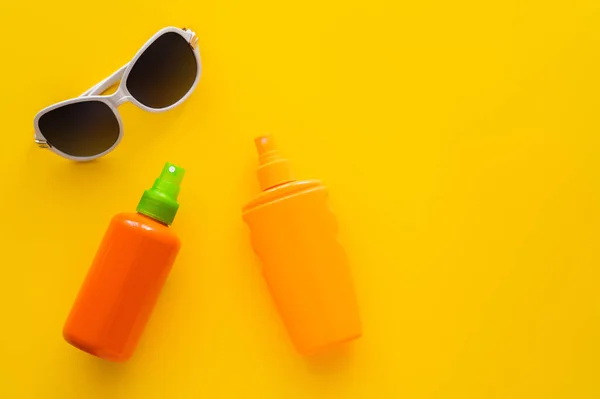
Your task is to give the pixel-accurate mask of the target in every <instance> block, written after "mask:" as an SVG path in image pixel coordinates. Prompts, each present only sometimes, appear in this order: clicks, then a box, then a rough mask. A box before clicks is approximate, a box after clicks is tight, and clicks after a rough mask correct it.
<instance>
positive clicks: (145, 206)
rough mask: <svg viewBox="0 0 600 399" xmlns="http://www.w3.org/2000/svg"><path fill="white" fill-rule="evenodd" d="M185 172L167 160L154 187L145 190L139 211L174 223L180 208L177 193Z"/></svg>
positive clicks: (164, 221) (159, 219)
mask: <svg viewBox="0 0 600 399" xmlns="http://www.w3.org/2000/svg"><path fill="white" fill-rule="evenodd" d="M184 174H185V170H184V169H183V168H180V167H178V166H175V165H173V164H172V163H168V162H167V164H166V165H165V167H164V168H163V170H162V172H161V174H160V177H159V178H158V179H156V181H155V182H154V185H153V186H152V188H151V189H150V190H146V191H144V195H142V199H141V200H140V203H139V204H138V206H137V211H138V212H139V213H141V214H143V215H146V216H149V217H151V218H152V219H156V220H158V221H159V222H162V223H164V224H166V225H170V224H171V223H173V219H175V215H176V214H177V209H179V204H178V203H177V195H179V185H180V184H181V180H182V179H183V175H184Z"/></svg>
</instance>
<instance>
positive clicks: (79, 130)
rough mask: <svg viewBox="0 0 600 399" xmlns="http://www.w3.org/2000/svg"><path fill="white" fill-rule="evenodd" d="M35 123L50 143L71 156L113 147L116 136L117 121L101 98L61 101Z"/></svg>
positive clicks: (118, 130)
mask: <svg viewBox="0 0 600 399" xmlns="http://www.w3.org/2000/svg"><path fill="white" fill-rule="evenodd" d="M38 126H39V129H40V132H41V133H42V135H43V136H44V138H45V139H46V140H47V141H48V143H49V144H50V145H52V146H53V147H55V148H56V149H57V150H59V151H62V152H64V153H65V154H67V155H71V156H74V157H92V156H95V155H99V154H101V153H103V152H104V151H106V150H108V149H109V148H110V147H112V146H113V145H114V144H115V143H116V142H117V140H118V139H119V133H120V126H119V121H118V120H117V117H116V115H115V113H114V112H113V110H112V109H111V108H110V107H109V106H108V105H107V104H105V103H103V102H101V101H95V100H90V101H83V102H78V103H73V104H67V105H63V106H62V107H59V108H56V109H53V110H51V111H48V112H46V113H45V114H43V115H42V116H41V117H40V119H39V121H38Z"/></svg>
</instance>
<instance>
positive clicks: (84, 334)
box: [63, 213, 181, 362]
mask: <svg viewBox="0 0 600 399" xmlns="http://www.w3.org/2000/svg"><path fill="white" fill-rule="evenodd" d="M180 245H181V244H180V241H179V239H178V238H177V236H176V235H175V234H174V233H173V232H172V231H171V230H170V229H169V228H168V227H167V226H166V225H164V224H162V223H159V222H157V221H156V220H154V219H152V218H149V217H147V216H144V215H142V214H139V213H123V214H118V215H116V216H115V217H114V218H113V219H112V220H111V222H110V225H109V227H108V230H107V231H106V234H105V235H104V239H103V240H102V243H101V245H100V248H99V249H98V252H97V253H96V256H95V258H94V261H93V264H92V266H91V268H90V270H89V272H88V274H87V277H86V279H85V282H84V284H83V286H82V287H81V290H80V292H79V294H78V296H77V299H76V300H75V304H74V305H73V308H72V310H71V313H70V315H69V317H68V319H67V322H66V324H65V327H64V330H63V336H64V338H65V340H67V341H68V342H69V343H70V344H72V345H74V346H75V347H77V348H79V349H81V350H83V351H85V352H88V353H90V354H92V355H95V356H98V357H101V358H104V359H106V360H111V361H119V362H120V361H125V360H127V359H129V358H130V357H131V355H132V354H133V352H134V350H135V347H136V345H137V343H138V341H139V338H140V337H141V335H142V332H143V330H144V327H145V325H146V322H147V321H148V319H149V317H150V314H151V312H152V309H153V308H154V305H155V303H156V301H157V299H158V297H159V294H160V291H161V289H162V287H163V285H164V283H165V280H166V279H167V276H168V274H169V271H170V270H171V267H172V265H173V262H174V261H175V258H176V256H177V254H178V252H179V248H180Z"/></svg>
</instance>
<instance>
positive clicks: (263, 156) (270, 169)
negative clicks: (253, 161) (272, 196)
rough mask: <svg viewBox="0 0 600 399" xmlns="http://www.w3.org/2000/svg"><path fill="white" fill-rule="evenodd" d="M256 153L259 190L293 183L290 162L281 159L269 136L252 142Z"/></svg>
mask: <svg viewBox="0 0 600 399" xmlns="http://www.w3.org/2000/svg"><path fill="white" fill-rule="evenodd" d="M254 144H255V145H256V150H257V151H258V172H257V174H258V182H259V184H260V188H261V190H263V191H264V190H268V189H270V188H273V187H276V186H279V185H281V184H285V183H289V182H292V181H294V180H295V179H294V177H293V175H292V167H291V164H290V161H289V160H288V159H286V158H283V157H282V156H281V154H280V153H279V150H277V147H276V146H275V141H274V140H273V137H271V136H270V135H266V136H260V137H257V138H256V139H255V140H254Z"/></svg>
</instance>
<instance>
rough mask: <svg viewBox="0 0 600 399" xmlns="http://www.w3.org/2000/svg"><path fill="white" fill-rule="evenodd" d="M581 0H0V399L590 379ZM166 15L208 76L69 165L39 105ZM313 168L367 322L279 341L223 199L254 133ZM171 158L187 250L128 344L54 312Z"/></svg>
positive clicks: (595, 140) (528, 390)
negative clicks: (78, 341) (122, 360)
mask: <svg viewBox="0 0 600 399" xmlns="http://www.w3.org/2000/svg"><path fill="white" fill-rule="evenodd" d="M598 4H599V3H598V2H597V1H596V0H578V1H569V2H567V1H542V0H535V1H534V0H530V1H518V0H515V1H504V0H502V1H501V0H494V1H491V2H490V1H480V0H455V1H435V0H429V1H392V0H370V1H354V0H344V1H322V0H321V1H317V0H305V1H301V2H288V1H275V0H254V1H246V2H241V1H240V2H235V1H221V0H211V1H184V0H168V1H167V0H162V1H158V0H147V1H144V2H136V1H131V2H127V1H120V0H119V1H117V0H105V1H101V2H91V1H90V2H81V1H53V2H49V1H31V2H27V1H18V2H17V1H9V2H3V4H2V5H1V6H0V49H1V52H2V58H1V59H2V61H1V62H0V68H1V72H2V82H3V95H1V96H0V110H1V115H2V127H1V130H2V135H1V137H2V145H1V146H0V160H1V164H0V165H1V166H2V178H1V182H0V187H1V191H0V209H1V212H2V226H3V227H2V229H1V233H0V243H1V245H2V253H3V260H2V262H1V267H2V268H1V271H2V274H1V282H0V288H1V289H0V316H1V318H2V328H0V397H1V398H3V399H13V398H15V399H20V398H36V399H37V398H42V399H44V398H58V399H63V398H65V399H67V398H77V399H80V398H81V399H88V398H89V399H94V398H99V399H107V398H110V399H119V398H127V399H135V398H144V399H152V398H235V399H237V398H256V399H258V398H261V399H262V398H266V399H295V398H302V399H304V398H335V399H338V398H344V399H345V398H348V399H354V398H364V399H376V398H386V399H387V398H392V399H395V398H406V399H413V398H417V399H419V398H460V399H466V398H477V399H479V398H506V399H517V398H527V399H534V398H569V399H585V398H598V397H600V382H599V381H600V380H599V377H598V372H599V370H600V360H599V359H600V293H599V290H598V287H599V286H600V246H599V245H598V243H599V240H600V237H599V234H598V232H599V231H600V156H599V155H600V134H599V131H600V112H599V111H600V6H599V5H598ZM167 25H175V26H189V27H191V28H193V29H194V30H195V31H196V32H197V33H198V35H199V37H200V46H201V47H200V48H201V53H202V57H203V65H204V74H203V78H202V81H201V83H200V85H199V86H198V88H197V90H196V92H195V93H194V94H193V96H192V97H191V98H190V99H189V101H188V102H186V103H185V104H184V105H182V106H181V107H179V108H178V109H176V110H173V111H171V112H168V113H164V114H149V113H146V112H143V111H141V110H139V109H137V108H136V107H135V106H133V105H131V104H128V105H125V106H123V107H121V109H120V111H121V113H122V116H123V121H124V125H125V137H124V139H123V142H122V143H121V145H120V146H119V147H118V149H117V150H115V151H114V152H113V153H112V154H110V155H109V156H107V157H105V158H103V159H101V160H100V161H97V162H93V163H88V164H76V163H72V162H69V161H66V160H64V159H62V158H59V157H57V156H56V155H54V154H52V153H50V152H49V151H43V150H39V149H37V148H36V147H35V146H34V144H33V141H32V136H33V128H32V121H33V117H34V115H35V114H36V113H37V111H39V110H40V109H42V108H43V107H45V106H47V105H50V104H52V103H54V102H57V101H60V100H64V99H67V98H70V97H73V96H77V95H78V94H80V93H81V92H83V91H84V90H85V89H87V88H88V87H90V86H92V85H93V84H95V83H96V82H98V81H100V80H101V79H103V78H104V77H105V76H107V75H109V74H110V73H111V72H113V70H114V69H116V68H117V67H119V66H121V65H122V64H123V63H125V62H126V61H127V60H128V59H130V58H132V57H133V56H134V54H135V52H136V51H137V49H138V48H139V47H141V45H142V44H143V43H144V42H145V41H146V40H147V39H148V38H149V37H150V36H151V35H152V34H154V33H155V32H156V31H158V30H159V29H160V28H162V27H164V26H167ZM266 132H270V133H273V134H274V135H275V136H276V138H277V139H278V142H279V146H280V147H281V150H282V151H283V152H284V153H285V154H286V155H287V156H288V157H289V158H291V159H292V160H293V162H294V165H295V170H296V173H297V175H298V176H299V177H303V178H320V179H323V181H324V182H325V183H326V184H327V185H328V186H329V187H330V189H331V201H332V207H333V209H334V211H335V213H336V214H337V216H338V218H339V222H340V240H341V241H342V243H343V244H344V246H345V247H346V249H347V251H348V253H349V255H350V259H351V261H352V268H353V273H354V276H355V278H356V285H357V291H358V295H359V300H360V304H361V309H362V316H363V320H364V325H365V335H364V337H363V338H362V339H361V340H359V341H357V342H356V343H354V344H352V345H349V346H348V347H346V348H343V349H341V350H339V351H335V352H334V353H330V354H327V355H324V356H319V357H316V358H314V359H310V360H307V359H303V358H301V357H299V356H298V355H296V354H295V352H294V351H293V349H292V347H291V345H290V343H289V341H288V339H287V336H286V334H285V331H284V329H283V326H282V324H281V321H280V320H279V318H278V316H277V313H276V311H275V309H274V306H273V303H272V302H271V300H270V298H269V296H268V293H267V291H266V287H265V284H264V282H263V281H262V278H261V276H260V273H259V269H258V262H257V260H256V258H255V256H254V254H253V252H252V249H251V247H250V243H249V235H248V231H247V228H246V226H245V225H244V224H243V222H242V220H241V217H240V208H241V206H242V205H243V204H244V203H245V202H246V201H247V200H249V199H250V198H251V197H252V196H253V195H254V194H255V193H256V192H257V191H258V185H257V183H256V179H255V176H254V168H255V165H256V156H255V153H254V147H253V142H252V139H253V137H254V136H256V135H259V134H263V133H266ZM165 161H171V162H175V163H177V164H180V165H181V166H183V167H185V168H186V169H187V175H186V178H185V180H184V183H183V188H182V194H181V197H180V202H181V209H180V213H179V215H178V217H177V219H176V221H175V223H174V225H173V229H174V230H175V231H177V233H178V234H179V235H180V237H181V239H182V241H183V247H182V250H181V253H180V256H179V258H178V259H177V262H176V264H175V267H174V269H173V272H172V274H171V276H170V279H169V281H168V283H167V285H166V287H165V289H164V291H163V294H162V296H161V298H160V301H159V304H158V305H157V308H156V309H155V312H154V314H153V317H152V319H151V321H150V323H149V325H148V327H147V329H146V332H145V335H144V337H143V339H142V342H141V344H140V346H139V348H138V351H137V352H136V354H135V356H134V358H133V359H132V360H131V361H130V362H129V363H126V364H123V365H116V364H111V363H107V362H103V361H101V360H98V359H95V358H93V357H91V356H88V355H86V354H84V353H81V352H79V351H77V350H76V349H74V348H72V347H70V346H69V345H67V344H66V343H65V342H63V340H62V338H61V329H62V325H63V322H64V320H65V318H66V316H67V314H68V312H69V309H70V306H71V304H72V302H73V299H74V297H75V295H76V293H77V291H78V289H79V286H80V284H81V282H82V280H83V278H84V276H85V274H86V272H87V269H88V267H89V265H90V262H91V260H92V257H93V255H94V253H95V251H96V248H97V246H98V244H99V241H100V239H101V237H102V235H103V234H104V231H105V228H106V226H107V223H108V221H109V219H110V218H111V216H112V215H113V214H115V213H117V212H123V211H132V210H134V209H135V206H136V204H137V201H138V199H139V197H140V195H141V193H142V191H143V190H144V189H145V188H147V187H148V186H149V185H150V184H151V183H152V181H153V179H154V178H155V177H156V176H157V174H158V172H159V171H160V169H161V168H162V166H163V163H164V162H165Z"/></svg>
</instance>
